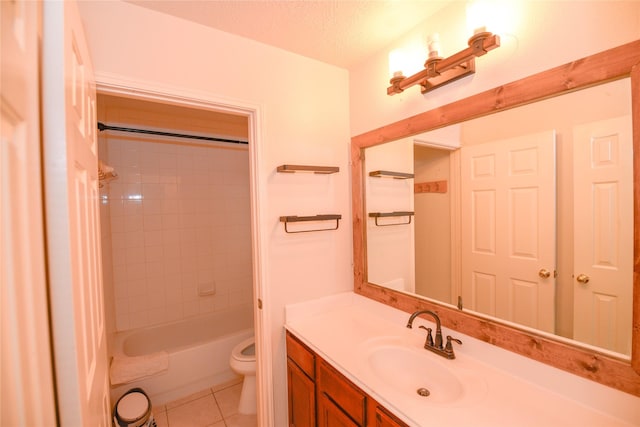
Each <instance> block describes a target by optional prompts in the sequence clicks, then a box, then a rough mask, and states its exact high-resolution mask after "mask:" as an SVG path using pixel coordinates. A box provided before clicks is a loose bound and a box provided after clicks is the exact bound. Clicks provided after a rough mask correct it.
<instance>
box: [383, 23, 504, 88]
mask: <svg viewBox="0 0 640 427" xmlns="http://www.w3.org/2000/svg"><path fill="white" fill-rule="evenodd" d="M499 46H500V36H498V35H497V34H492V33H490V32H481V33H478V34H475V35H474V36H473V37H471V38H470V39H469V47H468V48H466V49H464V50H461V51H460V52H458V53H455V54H453V55H451V56H450V57H448V58H439V57H436V58H429V59H427V61H426V62H425V64H424V66H425V68H424V70H421V71H418V72H417V73H415V74H413V75H412V76H409V77H404V76H402V75H400V76H394V77H393V78H392V79H391V80H390V83H391V86H389V87H388V88H387V95H394V94H396V93H401V92H403V91H404V90H405V89H407V88H409V87H411V86H413V85H415V84H418V83H419V84H420V86H422V93H425V92H429V91H430V90H433V89H435V88H436V87H439V86H442V85H445V84H447V83H451V82H453V81H455V80H458V79H460V78H462V77H465V76H468V75H470V74H473V73H475V58H476V57H478V56H482V55H484V54H486V53H487V52H489V51H490V50H493V49H495V48H497V47H499Z"/></svg>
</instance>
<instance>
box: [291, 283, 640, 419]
mask: <svg viewBox="0 0 640 427" xmlns="http://www.w3.org/2000/svg"><path fill="white" fill-rule="evenodd" d="M408 318H409V314H407V313H405V312H402V311H400V310H397V309H394V308H392V307H389V306H386V305H384V304H380V303H378V302H376V301H373V300H370V299H368V298H365V297H362V296H360V295H357V294H354V293H350V292H349V293H345V294H340V295H335V296H331V297H327V298H323V299H320V300H314V301H310V302H306V303H301V304H295V305H291V306H288V307H287V321H286V330H287V333H286V335H287V336H286V341H287V380H288V390H289V420H290V425H295V426H298V427H300V426H314V425H318V426H329V425H331V426H335V425H341V426H410V427H413V426H415V427H426V426H435V425H446V426H450V427H451V426H469V425H473V426H477V427H481V426H492V427H498V426H513V425H518V426H532V427H533V426H541V425H544V426H568V425H580V426H594V427H595V426H607V427H614V426H620V427H621V426H632V425H636V426H637V425H640V399H639V398H637V397H635V396H632V395H630V394H626V393H623V392H620V391H618V390H615V389H610V388H607V387H602V386H600V385H597V384H594V383H592V382H589V381H587V380H584V379H582V378H580V377H578V376H575V375H572V374H569V373H566V372H563V371H560V370H557V369H555V368H550V367H548V366H545V365H542V364H540V363H539V362H535V361H532V360H530V359H527V358H524V357H522V356H519V355H517V354H514V353H511V352H508V351H505V350H503V349H499V348H497V347H495V346H491V345H488V344H486V343H483V342H481V341H479V340H476V339H474V338H472V337H469V336H466V335H463V334H459V333H457V332H456V331H452V330H448V329H447V328H443V333H444V335H445V336H446V335H453V337H455V338H457V339H459V340H460V341H462V345H459V346H458V345H456V348H455V353H456V357H455V359H453V360H448V359H446V358H444V357H441V356H439V355H437V354H434V353H433V352H430V351H427V350H425V349H424V343H425V338H426V331H425V330H424V329H423V328H420V326H424V327H431V328H433V327H434V324H433V323H432V322H431V320H432V319H431V318H426V317H425V318H423V317H417V318H416V319H415V321H414V328H413V329H407V327H406V324H407V320H408Z"/></svg>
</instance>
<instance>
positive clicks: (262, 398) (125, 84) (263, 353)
mask: <svg viewBox="0 0 640 427" xmlns="http://www.w3.org/2000/svg"><path fill="white" fill-rule="evenodd" d="M95 80H96V92H97V93H98V94H102V95H113V96H123V97H128V98H136V99H140V100H144V101H150V102H160V103H165V104H172V105H177V106H180V107H190V108H199V109H205V110H215V111H221V112H227V113H232V114H240V115H243V116H246V117H247V118H248V121H249V123H248V127H249V144H248V149H249V192H250V199H251V240H252V242H251V243H252V244H251V254H252V261H253V262H252V264H253V273H252V275H253V298H254V300H253V314H254V329H255V342H256V354H257V355H259V357H257V358H256V363H257V369H256V380H257V393H258V408H257V412H258V424H259V425H261V426H266V427H272V426H273V425H274V402H273V393H272V392H271V391H272V390H273V372H272V371H273V356H272V354H273V353H272V343H271V339H270V336H271V333H270V325H271V322H270V313H269V311H268V310H266V309H263V307H264V302H265V301H268V300H269V295H268V290H267V287H266V286H265V284H266V283H267V280H266V278H267V273H266V269H265V264H264V262H263V260H264V259H266V255H267V245H266V244H265V240H264V239H262V233H261V228H262V227H261V223H262V217H263V214H262V206H266V204H265V202H266V191H265V190H266V189H265V188H263V186H262V185H261V183H260V176H262V172H263V171H264V170H265V167H264V165H263V163H262V160H261V158H264V156H261V155H260V154H261V152H262V149H263V138H262V110H263V109H262V107H261V106H260V105H256V104H251V103H247V102H245V101H240V100H235V99H233V100H230V99H223V98H218V97H216V96H214V95H212V94H210V93H205V92H191V91H185V90H184V89H180V88H177V87H169V86H162V85H152V84H149V83H147V82H141V81H139V80H135V81H134V80H127V79H123V78H122V77H120V76H114V75H105V74H99V73H96V75H95Z"/></svg>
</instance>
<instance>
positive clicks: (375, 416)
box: [287, 332, 407, 427]
mask: <svg viewBox="0 0 640 427" xmlns="http://www.w3.org/2000/svg"><path fill="white" fill-rule="evenodd" d="M287 386H288V388H289V425H291V426H313V425H318V426H335V425H341V426H354V427H355V426H360V427H364V426H376V427H405V426H407V424H405V423H403V422H402V421H400V420H399V419H398V418H396V417H395V416H394V415H392V414H391V413H390V412H389V411H388V410H387V409H385V408H384V407H383V406H382V405H380V404H379V403H378V402H376V401H375V399H373V398H372V397H371V396H369V395H368V394H366V393H365V392H364V391H362V390H361V389H360V388H358V387H357V386H356V385H354V384H353V383H352V382H351V381H349V380H348V379H347V378H346V377H345V376H344V375H342V374H340V372H338V371H337V370H336V369H335V368H333V367H332V366H331V364H330V363H328V362H327V361H326V360H324V359H323V358H322V357H320V356H319V355H318V354H316V353H315V352H314V351H313V350H311V349H310V348H309V347H307V346H306V345H304V344H303V343H302V342H301V341H300V340H298V339H297V338H296V337H295V336H294V335H293V334H291V333H290V332H287Z"/></svg>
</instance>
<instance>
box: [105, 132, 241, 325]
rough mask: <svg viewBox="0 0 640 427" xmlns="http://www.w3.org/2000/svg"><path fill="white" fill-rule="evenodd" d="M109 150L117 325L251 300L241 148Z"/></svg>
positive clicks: (132, 146)
mask: <svg viewBox="0 0 640 427" xmlns="http://www.w3.org/2000/svg"><path fill="white" fill-rule="evenodd" d="M108 152H109V158H108V159H106V160H105V159H103V161H106V162H107V163H108V164H110V165H111V166H113V167H114V168H115V170H116V172H117V173H118V179H115V180H113V181H111V183H110V184H109V199H108V203H109V208H110V209H109V214H110V215H109V216H110V220H111V243H112V245H111V246H112V263H113V286H114V294H115V300H116V301H115V318H116V329H117V330H119V331H121V330H127V329H133V328H138V327H144V326H150V325H155V324H160V323H165V322H169V321H174V320H179V319H182V318H186V317H190V316H197V315H199V314H202V313H208V312H212V311H216V310H222V309H225V308H227V307H229V306H232V305H237V304H243V303H246V302H250V301H251V295H252V273H251V231H250V205H249V203H250V202H249V200H250V199H249V158H248V151H247V150H246V149H238V148H236V147H234V148H229V149H227V148H216V147H202V146H193V145H183V144H171V143H164V142H140V141H132V140H124V139H113V138H112V139H110V140H109V141H108ZM214 289H215V294H213V295H208V296H201V295H199V291H200V293H203V292H210V291H212V290H214Z"/></svg>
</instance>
